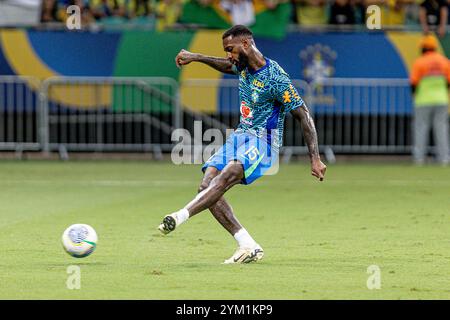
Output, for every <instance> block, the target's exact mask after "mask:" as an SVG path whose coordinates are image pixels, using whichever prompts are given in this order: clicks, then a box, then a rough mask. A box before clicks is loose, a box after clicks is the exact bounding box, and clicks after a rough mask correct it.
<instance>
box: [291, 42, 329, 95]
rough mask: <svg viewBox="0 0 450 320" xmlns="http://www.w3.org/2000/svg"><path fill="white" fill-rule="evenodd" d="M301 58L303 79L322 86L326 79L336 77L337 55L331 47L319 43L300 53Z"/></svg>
mask: <svg viewBox="0 0 450 320" xmlns="http://www.w3.org/2000/svg"><path fill="white" fill-rule="evenodd" d="M299 56H300V59H301V60H302V65H303V70H302V74H303V77H304V78H305V79H306V80H307V81H308V82H312V83H315V84H318V85H319V86H320V85H321V84H322V83H323V80H324V79H326V78H330V77H332V76H333V75H334V72H335V69H334V62H335V61H336V58H337V54H336V52H335V51H333V50H332V49H331V48H330V47H328V46H325V45H321V44H319V43H317V44H315V45H313V46H307V47H306V48H305V49H304V50H302V51H300V53H299Z"/></svg>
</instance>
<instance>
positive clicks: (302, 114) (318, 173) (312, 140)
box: [291, 103, 327, 181]
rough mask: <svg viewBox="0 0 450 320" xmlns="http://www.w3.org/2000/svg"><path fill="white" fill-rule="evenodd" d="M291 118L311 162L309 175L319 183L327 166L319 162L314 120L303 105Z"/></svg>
mask: <svg viewBox="0 0 450 320" xmlns="http://www.w3.org/2000/svg"><path fill="white" fill-rule="evenodd" d="M291 114H292V116H294V118H295V119H297V120H298V121H299V122H300V124H301V126H302V130H303V137H304V138H305V141H306V145H307V146H308V150H309V157H310V160H311V174H312V175H313V176H315V177H317V178H318V179H319V180H320V181H322V180H323V178H324V176H325V171H326V170H327V166H326V165H325V164H323V163H322V161H321V160H320V154H319V143H318V141H317V131H316V126H315V125H314V120H313V118H312V117H311V114H310V113H309V109H308V107H307V106H306V104H305V103H303V104H302V105H301V107H300V108H296V109H294V110H292V111H291Z"/></svg>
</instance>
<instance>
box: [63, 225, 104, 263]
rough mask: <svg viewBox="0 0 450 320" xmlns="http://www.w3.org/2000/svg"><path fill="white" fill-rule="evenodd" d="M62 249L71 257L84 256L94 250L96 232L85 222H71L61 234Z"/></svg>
mask: <svg viewBox="0 0 450 320" xmlns="http://www.w3.org/2000/svg"><path fill="white" fill-rule="evenodd" d="M62 244H63V247H64V250H66V252H67V253H68V254H70V255H71V256H72V257H75V258H84V257H87V256H88V255H90V254H91V253H92V252H94V250H95V247H96V246H97V233H96V232H95V230H94V228H92V227H91V226H90V225H87V224H73V225H71V226H70V227H68V228H67V229H66V230H65V231H64V233H63V235H62Z"/></svg>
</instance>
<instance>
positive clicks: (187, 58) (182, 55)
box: [175, 49, 196, 68]
mask: <svg viewBox="0 0 450 320" xmlns="http://www.w3.org/2000/svg"><path fill="white" fill-rule="evenodd" d="M195 56H196V54H195V53H192V52H189V51H186V50H184V49H181V51H180V52H179V53H178V54H177V56H176V57H175V64H176V65H177V67H178V68H180V67H181V66H182V65H185V64H188V63H191V62H192V61H194V60H195Z"/></svg>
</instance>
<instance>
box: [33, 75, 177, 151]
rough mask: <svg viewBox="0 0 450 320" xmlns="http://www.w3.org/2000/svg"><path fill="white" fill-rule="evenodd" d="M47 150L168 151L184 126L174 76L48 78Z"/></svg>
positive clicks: (44, 96) (44, 93) (44, 106)
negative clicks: (172, 136) (172, 138)
mask: <svg viewBox="0 0 450 320" xmlns="http://www.w3.org/2000/svg"><path fill="white" fill-rule="evenodd" d="M40 91H41V114H43V115H45V117H44V118H43V120H42V122H41V128H42V131H41V144H42V149H43V151H45V152H48V151H53V150H61V148H64V149H66V150H67V151H98V152H100V151H153V152H161V151H163V152H164V151H170V150H171V148H172V142H171V133H172V131H173V129H175V128H179V127H181V126H182V122H181V121H182V119H181V110H180V106H179V98H178V84H177V82H176V81H175V80H173V79H171V78H163V77H161V78H159V77H158V78H134V77H133V78H121V77H106V78H96V77H89V78H79V77H57V78H50V79H47V80H45V81H44V82H43V84H42V86H41V90H40Z"/></svg>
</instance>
